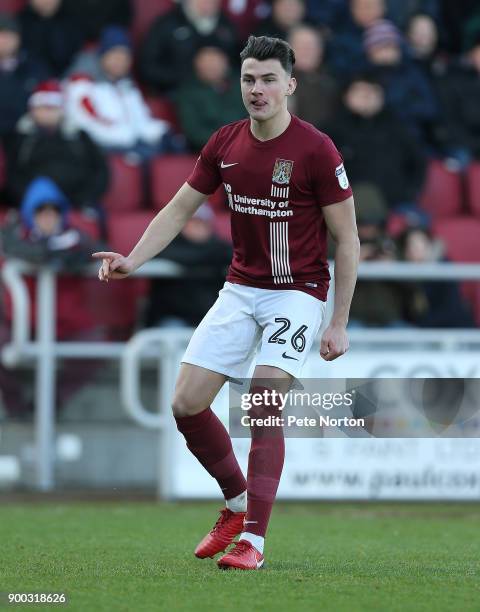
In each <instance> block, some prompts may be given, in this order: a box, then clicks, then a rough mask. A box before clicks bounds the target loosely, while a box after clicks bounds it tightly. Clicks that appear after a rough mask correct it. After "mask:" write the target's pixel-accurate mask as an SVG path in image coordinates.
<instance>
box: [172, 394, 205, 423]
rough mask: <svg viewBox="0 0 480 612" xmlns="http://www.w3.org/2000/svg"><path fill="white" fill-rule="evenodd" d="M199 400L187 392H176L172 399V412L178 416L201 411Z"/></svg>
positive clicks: (190, 414)
mask: <svg viewBox="0 0 480 612" xmlns="http://www.w3.org/2000/svg"><path fill="white" fill-rule="evenodd" d="M198 408H199V407H198V402H195V401H194V398H193V397H192V396H191V395H189V394H186V393H182V392H176V393H175V395H174V397H173V401H172V412H173V416H174V417H176V418H181V417H186V416H192V415H194V414H196V413H197V412H199V409H198Z"/></svg>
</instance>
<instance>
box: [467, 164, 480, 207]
mask: <svg viewBox="0 0 480 612" xmlns="http://www.w3.org/2000/svg"><path fill="white" fill-rule="evenodd" d="M466 178H467V206H468V209H469V211H470V212H471V213H472V214H473V215H475V216H476V217H479V218H480V162H473V163H472V164H470V166H469V167H468V170H467V177H466Z"/></svg>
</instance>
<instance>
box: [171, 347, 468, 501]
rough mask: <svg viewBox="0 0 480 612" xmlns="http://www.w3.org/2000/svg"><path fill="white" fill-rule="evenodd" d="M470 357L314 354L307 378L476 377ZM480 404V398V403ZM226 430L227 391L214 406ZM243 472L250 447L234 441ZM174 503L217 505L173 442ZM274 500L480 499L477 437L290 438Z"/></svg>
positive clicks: (210, 487)
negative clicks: (325, 358) (333, 357)
mask: <svg viewBox="0 0 480 612" xmlns="http://www.w3.org/2000/svg"><path fill="white" fill-rule="evenodd" d="M479 374H480V360H479V359H478V356H477V355H475V354H474V353H463V354H462V353H458V352H453V351H452V352H451V353H450V352H443V351H442V352H433V351H432V352H428V351H421V352H420V351H419V352H415V353H411V352H408V353H407V352H406V353H403V354H402V352H401V351H395V352H392V351H389V352H379V351H378V349H377V350H376V351H375V352H368V351H365V352H363V351H352V352H351V353H348V354H347V355H345V356H344V357H342V358H341V359H339V360H337V361H335V362H334V363H331V364H328V363H325V362H322V361H321V360H320V358H319V357H318V355H315V354H313V353H312V355H311V356H310V358H309V360H308V362H307V364H306V366H305V368H304V371H303V377H304V378H328V377H329V376H330V377H335V378H357V379H358V378H373V377H380V378H381V377H385V378H386V377H388V378H395V377H399V378H413V377H422V378H429V377H435V378H478V377H479ZM479 401H480V399H479ZM213 408H214V410H215V412H216V413H217V415H218V416H219V417H220V418H221V419H222V420H223V422H224V423H225V424H227V423H228V388H227V386H225V387H224V389H223V390H222V392H221V394H220V395H219V396H218V398H217V399H216V401H215V404H214V406H213ZM233 444H234V449H235V452H236V455H237V457H238V460H239V462H240V465H241V466H242V469H243V470H244V473H246V467H247V461H248V451H249V447H250V441H249V440H248V439H235V440H234V441H233ZM172 446H173V457H172V466H173V468H172V469H173V470H174V473H173V474H172V479H171V485H172V497H176V498H216V499H219V498H220V497H221V496H220V492H219V490H218V485H217V483H216V482H215V480H214V479H213V478H211V477H210V476H209V475H208V474H207V472H206V471H205V470H204V469H203V468H202V467H201V466H200V465H199V464H198V462H197V461H196V459H195V458H194V457H193V456H192V455H191V454H190V452H189V451H188V450H187V448H186V446H185V442H184V439H183V437H182V436H180V435H179V434H176V435H175V441H174V444H173V445H172ZM278 498H279V499H355V500H367V499H394V500H407V499H408V500H435V499H445V500H478V499H480V439H479V438H439V437H437V438H435V437H431V438H348V437H343V438H339V437H335V438H301V439H300V438H287V439H286V456H285V466H284V470H283V474H282V480H281V482H280V487H279V491H278Z"/></svg>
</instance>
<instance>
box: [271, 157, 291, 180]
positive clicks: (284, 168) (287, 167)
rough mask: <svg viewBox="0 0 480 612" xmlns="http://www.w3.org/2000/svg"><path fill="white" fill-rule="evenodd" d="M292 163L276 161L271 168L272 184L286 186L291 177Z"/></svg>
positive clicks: (287, 160)
mask: <svg viewBox="0 0 480 612" xmlns="http://www.w3.org/2000/svg"><path fill="white" fill-rule="evenodd" d="M292 170H293V161H290V160H289V159H276V160H275V166H274V167H273V174H272V183H277V185H288V184H289V183H290V177H291V176H292Z"/></svg>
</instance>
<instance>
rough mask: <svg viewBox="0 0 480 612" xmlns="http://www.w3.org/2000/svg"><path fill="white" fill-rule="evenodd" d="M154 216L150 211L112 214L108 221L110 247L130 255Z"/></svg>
mask: <svg viewBox="0 0 480 612" xmlns="http://www.w3.org/2000/svg"><path fill="white" fill-rule="evenodd" d="M153 217H154V213H153V212H149V211H138V212H132V213H124V214H118V215H111V216H110V217H109V219H108V222H107V223H108V236H109V248H111V249H112V250H113V251H116V252H118V253H122V254H126V255H128V253H129V252H130V251H131V250H132V248H133V247H134V246H135V244H136V243H137V241H138V239H139V238H140V237H141V235H142V234H143V232H144V231H145V229H146V228H147V225H148V224H149V223H150V221H151V220H152V219H153Z"/></svg>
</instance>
